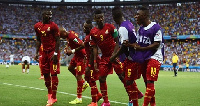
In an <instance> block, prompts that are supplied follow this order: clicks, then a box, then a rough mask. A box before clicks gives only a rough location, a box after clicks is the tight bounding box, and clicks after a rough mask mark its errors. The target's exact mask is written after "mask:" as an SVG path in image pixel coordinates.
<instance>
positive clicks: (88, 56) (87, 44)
mask: <svg viewBox="0 0 200 106" xmlns="http://www.w3.org/2000/svg"><path fill="white" fill-rule="evenodd" d="M84 45H85V51H86V58H87V59H89V58H90V54H91V51H90V35H86V36H85V40H84Z"/></svg>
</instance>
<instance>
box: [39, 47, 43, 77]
mask: <svg viewBox="0 0 200 106" xmlns="http://www.w3.org/2000/svg"><path fill="white" fill-rule="evenodd" d="M42 51H43V46H42V45H41V46H40V50H39V54H40V56H39V67H40V75H41V76H40V78H39V79H44V75H43V73H42V63H41V62H42Z"/></svg>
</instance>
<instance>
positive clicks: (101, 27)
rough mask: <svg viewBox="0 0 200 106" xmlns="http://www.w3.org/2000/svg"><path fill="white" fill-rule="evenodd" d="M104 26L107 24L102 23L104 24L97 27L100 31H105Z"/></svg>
mask: <svg viewBox="0 0 200 106" xmlns="http://www.w3.org/2000/svg"><path fill="white" fill-rule="evenodd" d="M104 25H105V23H102V24H100V25H97V28H98V29H103V27H104Z"/></svg>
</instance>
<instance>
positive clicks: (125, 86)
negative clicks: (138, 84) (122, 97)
mask: <svg viewBox="0 0 200 106" xmlns="http://www.w3.org/2000/svg"><path fill="white" fill-rule="evenodd" d="M122 83H123V84H124V88H125V89H126V93H127V94H128V97H129V101H131V97H130V96H129V91H128V87H127V85H126V79H125V78H124V80H123V81H122Z"/></svg>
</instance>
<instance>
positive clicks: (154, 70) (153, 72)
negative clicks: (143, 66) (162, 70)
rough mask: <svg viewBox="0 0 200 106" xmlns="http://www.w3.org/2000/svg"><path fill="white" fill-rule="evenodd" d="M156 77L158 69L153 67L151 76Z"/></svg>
mask: <svg viewBox="0 0 200 106" xmlns="http://www.w3.org/2000/svg"><path fill="white" fill-rule="evenodd" d="M155 75H156V68H155V67H151V76H152V77H154V76H155Z"/></svg>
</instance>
